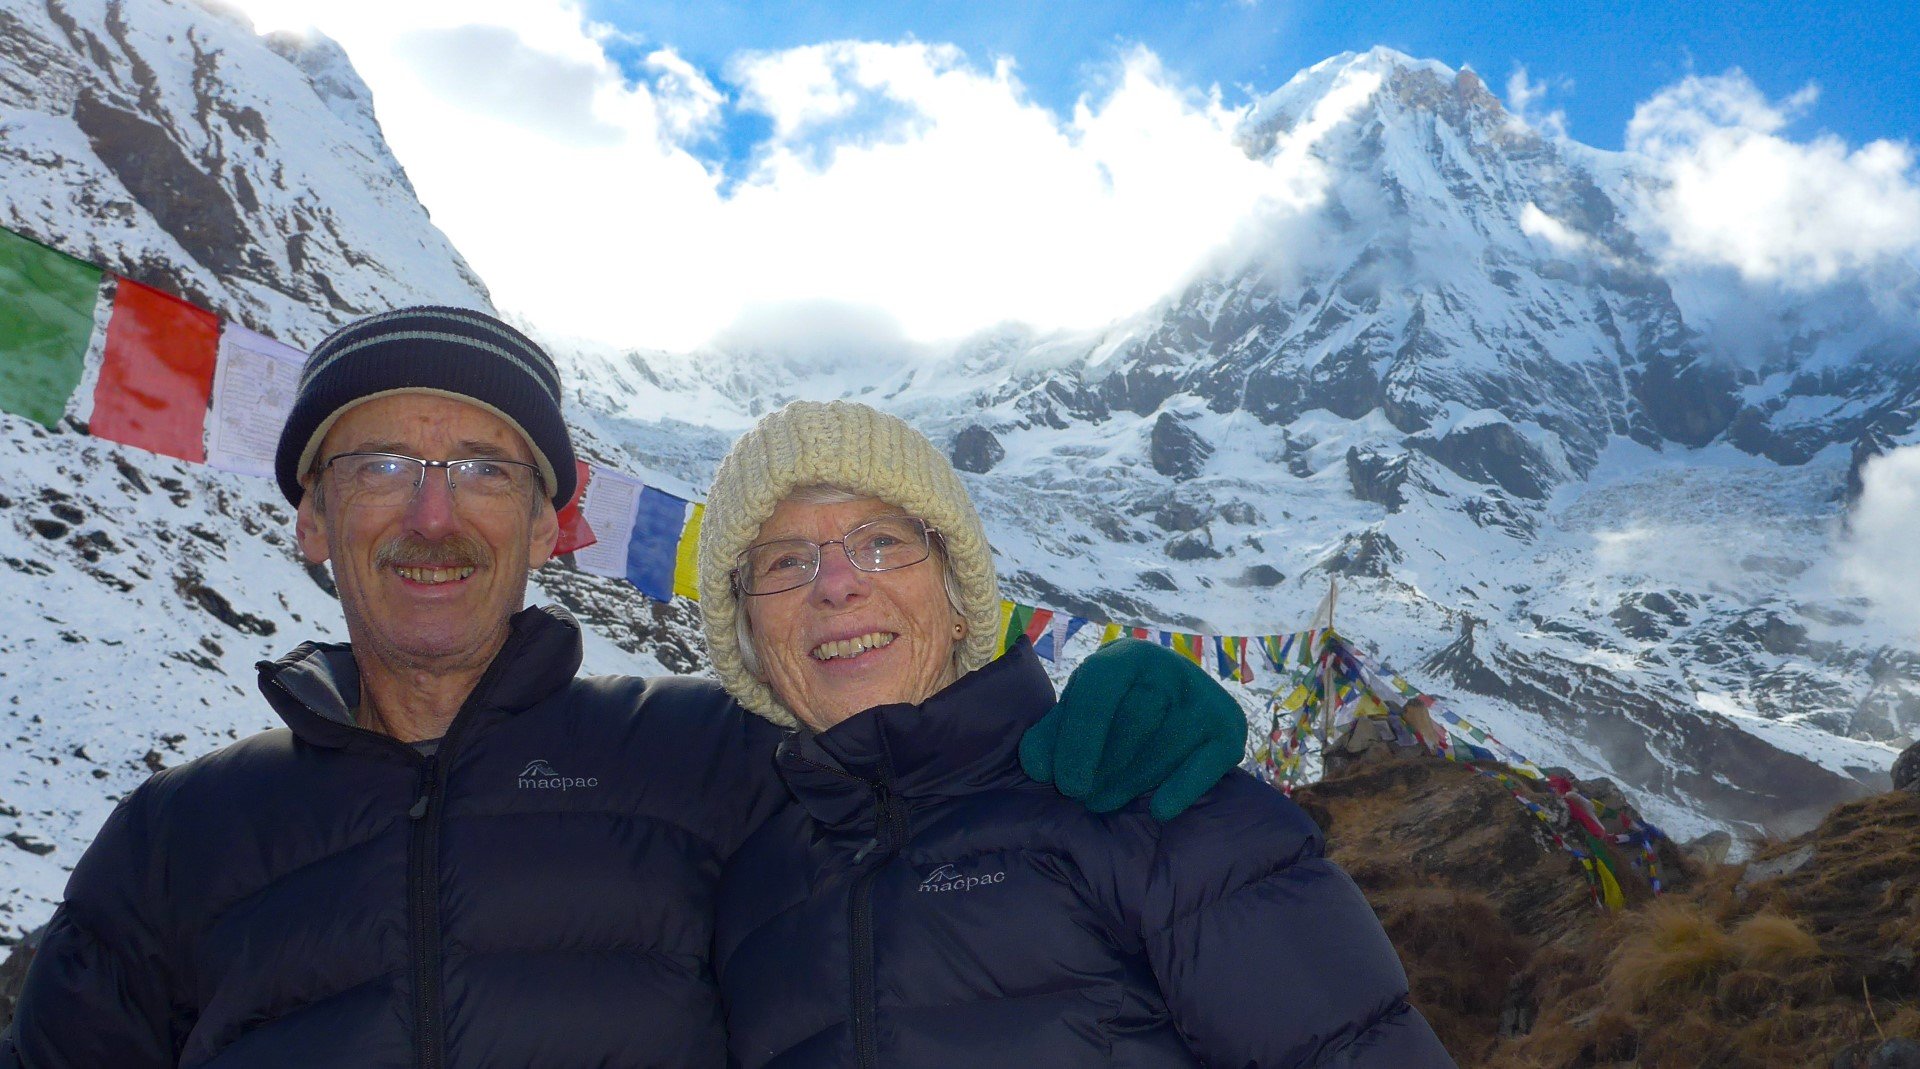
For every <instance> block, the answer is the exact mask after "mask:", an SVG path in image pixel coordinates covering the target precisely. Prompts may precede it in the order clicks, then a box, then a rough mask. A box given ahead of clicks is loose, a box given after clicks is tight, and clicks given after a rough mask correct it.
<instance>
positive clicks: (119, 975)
mask: <svg viewBox="0 0 1920 1069" xmlns="http://www.w3.org/2000/svg"><path fill="white" fill-rule="evenodd" d="M579 665H580V634H579V629H578V626H577V625H576V624H575V623H574V622H573V620H572V619H571V618H569V617H567V616H566V615H565V614H563V613H560V612H558V611H555V610H541V609H529V610H526V611H523V612H521V613H520V614H518V615H516V616H515V617H514V618H513V625H512V634H511V637H510V638H509V639H508V641H507V645H506V647H505V648H504V649H503V650H502V651H501V653H500V655H499V656H498V657H497V658H495V660H494V663H493V666H492V667H491V668H490V669H489V671H488V673H487V675H486V677H485V678H484V679H483V680H482V681H481V683H480V685H479V686H478V687H477V688H476V689H475V691H474V693H473V695H472V697H471V698H470V699H469V700H468V702H467V704H466V706H465V707H464V708H463V709H462V710H461V711H460V714H459V716H458V717H457V718H456V719H455V721H454V722H453V726H452V727H451V729H450V730H449V731H448V733H447V735H446V737H445V738H444V739H443V740H442V742H441V744H440V747H439V750H438V752H437V753H436V754H435V755H434V756H432V757H426V756H422V755H421V754H420V753H419V752H417V751H416V750H415V749H414V748H412V747H410V746H406V745H403V744H401V743H398V742H395V741H394V740H392V739H390V738H387V737H385V736H381V735H376V734H374V733H372V732H367V731H362V730H360V729H358V728H355V727H352V726H351V725H350V724H347V723H340V722H337V720H336V719H334V718H335V717H339V716H342V715H344V712H345V710H349V709H351V708H353V705H354V704H355V702H356V700H357V693H358V683H357V677H356V675H355V671H354V666H353V659H352V656H351V653H350V652H349V651H348V650H347V648H346V647H345V646H337V645H334V646H318V645H313V644H308V645H304V646H301V647H300V648H299V649H297V650H295V651H294V652H293V653H292V654H290V655H288V656H287V657H285V658H283V659H282V660H280V661H277V662H273V663H263V664H262V665H261V673H260V678H261V687H262V689H263V690H264V691H265V692H266V694H267V697H268V698H269V699H270V700H271V702H272V704H273V706H274V708H275V709H276V710H277V711H278V712H279V713H280V715H281V717H282V718H283V719H285V721H286V723H287V729H286V730H275V731H269V732H266V733H264V734H261V735H257V736H254V737H253V738H250V739H247V740H245V741H243V742H240V743H237V744H235V745H233V746H229V747H227V748H225V749H223V750H220V751H219V752H217V753H214V754H210V755H208V756H206V757H203V758H200V759H199V760H196V761H193V762H191V763H188V764H185V765H182V766H180V767H179V768H175V769H170V770H168V771H165V772H162V773H160V774H159V775H156V776H154V777H153V778H152V779H150V780H149V781H147V782H146V783H145V784H143V785H142V786H141V787H140V788H139V789H138V790H136V791H134V792H133V793H132V794H131V795H129V796H128V797H127V799H126V800H125V801H124V802H123V803H121V805H120V807H119V808H118V809H117V810H116V811H115V812H114V814H113V816H112V817H111V818H110V819H109V820H108V821H107V824H106V826H105V827H104V828H103V829H102V830H101V832H100V835H99V837H98V838H97V839H96V840H95V841H94V843H93V845H92V846H91V847H90V848H89V849H88V850H87V852H86V854H85V856H84V857H82V858H81V860H80V863H79V865H78V867H76V868H75V870H74V873H73V877H72V880H71V882H70V883H69V885H68V888H67V896H66V901H65V902H64V903H63V904H62V905H61V906H60V908H59V910H58V912H56V913H55V915H54V919H53V921H52V923H51V925H50V926H49V928H48V930H47V934H46V938H45V942H44V943H43V944H42V945H41V948H40V951H39V953H38V955H37V956H36V957H35V959H34V962H33V965H32V968H31V970H30V972H29V975H28V978H27V983H26V989H25V991H24V993H23V994H22V996H21V1000H20V1004H19V1010H18V1015H17V1017H16V1019H15V1029H16V1031H17V1035H16V1036H15V1040H16V1042H17V1044H18V1050H17V1052H10V1053H0V1065H4V1064H24V1065H25V1066H26V1067H27V1069H149V1067H152V1069H159V1067H163V1066H164V1067H170V1066H174V1065H176V1064H178V1065H182V1066H205V1067H209V1069H216V1067H217V1069H238V1067H247V1069H258V1067H262V1066H273V1067H275V1069H302V1067H320V1066H328V1067H340V1069H348V1067H351V1069H387V1067H391V1069H411V1067H414V1066H421V1067H428V1069H431V1067H436V1066H452V1067H456V1069H481V1067H500V1069H508V1067H511V1069H528V1067H535V1066H537V1067H554V1069H573V1067H582V1069H584V1067H587V1066H622V1067H625V1066H709V1065H720V1064H722V1062H723V1060H724V1058H725V1053H724V1048H725V1040H724V1037H723V1035H722V1032H721V1020H720V1010H719V1004H718V999H717V996H716V991H715V988H714V983H713V977H712V970H711V968H710V967H709V952H710V948H711V944H712V937H713V930H712V916H713V903H714V893H715V889H716V886H717V883H718V880H719V874H720V867H721V864H722V862H723V861H724V859H725V858H726V857H727V856H728V855H729V854H731V853H732V852H733V851H734V849H735V848H736V847H737V846H738V844H739V841H740V839H742V838H743V837H744V836H745V834H746V832H747V831H748V830H749V829H751V828H752V827H754V826H755V825H756V824H758V823H759V822H760V821H761V820H762V819H764V817H765V815H766V814H767V813H768V812H770V811H771V810H772V808H773V804H774V799H775V797H776V796H779V797H784V791H782V790H781V789H780V786H779V782H778V779H777V778H776V777H775V775H774V774H773V768H772V762H771V761H770V760H769V758H768V755H769V754H770V753H771V752H772V749H773V747H774V744H775V742H776V740H777V739H778V737H779V733H778V732H777V731H775V730H774V729H773V728H771V727H770V726H768V725H767V724H765V723H764V722H762V721H760V720H759V718H757V717H752V716H747V715H745V714H744V713H743V712H742V711H741V710H740V709H739V707H738V706H735V705H733V704H732V703H731V701H729V699H728V698H727V695H726V694H725V692H723V691H722V690H721V689H720V688H719V687H718V686H717V685H714V684H712V683H708V682H704V681H699V680H684V679H656V680H650V681H643V680H639V679H625V678H600V679H575V678H574V673H575V671H576V670H577V669H578V667H579ZM15 1059H17V1061H16V1060H15Z"/></svg>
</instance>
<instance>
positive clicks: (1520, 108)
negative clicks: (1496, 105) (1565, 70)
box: [1507, 63, 1573, 137]
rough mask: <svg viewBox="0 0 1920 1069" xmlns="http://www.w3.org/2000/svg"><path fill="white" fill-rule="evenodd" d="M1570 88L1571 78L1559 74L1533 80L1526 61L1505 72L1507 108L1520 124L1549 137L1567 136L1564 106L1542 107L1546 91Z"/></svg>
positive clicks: (1547, 92)
mask: <svg viewBox="0 0 1920 1069" xmlns="http://www.w3.org/2000/svg"><path fill="white" fill-rule="evenodd" d="M1572 91H1573V79H1571V78H1568V77H1566V76H1565V75H1562V76H1560V77H1558V78H1554V79H1551V80H1549V81H1546V82H1536V81H1534V80H1533V79H1532V78H1530V77H1528V75H1527V68H1526V66H1525V64H1520V63H1516V64H1514V65H1513V73H1512V74H1509V75H1507V111H1508V112H1510V113H1511V114H1512V115H1513V116H1514V117H1515V118H1517V119H1519V120H1520V121H1521V122H1522V123H1523V124H1525V125H1527V126H1529V127H1532V128H1533V129H1534V130H1536V131H1538V132H1539V133H1542V134H1545V135H1547V136H1549V137H1565V136H1567V113H1566V111H1565V110H1564V109H1561V108H1555V109H1553V110H1552V111H1541V110H1540V105H1541V104H1542V103H1544V102H1545V101H1546V99H1547V95H1548V94H1549V93H1569V92H1572Z"/></svg>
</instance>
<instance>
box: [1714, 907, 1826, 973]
mask: <svg viewBox="0 0 1920 1069" xmlns="http://www.w3.org/2000/svg"><path fill="white" fill-rule="evenodd" d="M1730 939H1731V940H1732V943H1733V955H1734V957H1736V958H1738V959H1739V960H1740V964H1742V965H1744V966H1746V967H1747V968H1749V969H1762V970H1765V971H1768V972H1774V973H1780V972H1785V971H1786V970H1788V969H1791V968H1793V967H1795V966H1798V965H1800V964H1802V963H1804V962H1807V961H1809V960H1811V959H1813V958H1817V957H1819V956H1820V941H1819V940H1818V939H1815V938H1814V937H1813V936H1811V935H1809V934H1807V930H1806V929H1805V928H1803V927H1801V926H1800V922H1799V921H1797V920H1794V919H1793V918H1791V917H1783V916H1781V915H1780V914H1778V913H1770V912H1769V913H1756V914H1754V915H1753V916H1751V917H1748V918H1747V919H1746V920H1743V921H1741V922H1740V923H1739V924H1737V925H1735V926H1734V929H1733V931H1732V933H1730Z"/></svg>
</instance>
